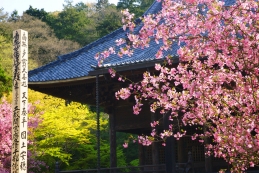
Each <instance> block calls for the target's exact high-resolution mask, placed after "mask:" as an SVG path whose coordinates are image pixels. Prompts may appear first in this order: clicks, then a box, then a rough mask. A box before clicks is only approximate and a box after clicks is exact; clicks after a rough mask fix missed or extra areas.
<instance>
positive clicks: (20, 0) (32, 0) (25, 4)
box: [0, 0, 117, 15]
mask: <svg viewBox="0 0 259 173" xmlns="http://www.w3.org/2000/svg"><path fill="white" fill-rule="evenodd" d="M78 2H84V3H90V2H95V3H96V2H97V0H73V5H75V4H77V3H78ZM109 2H110V3H113V4H117V0H109ZM63 4H64V0H0V8H3V9H4V12H8V13H9V14H11V13H12V12H13V11H14V10H17V11H18V14H19V15H22V13H23V12H24V11H26V10H27V9H29V6H30V5H31V6H32V7H33V8H38V9H42V8H44V10H45V11H47V12H53V11H61V10H62V9H63Z"/></svg>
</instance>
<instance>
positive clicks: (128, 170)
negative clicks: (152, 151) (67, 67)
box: [55, 164, 166, 173]
mask: <svg viewBox="0 0 259 173" xmlns="http://www.w3.org/2000/svg"><path fill="white" fill-rule="evenodd" d="M165 172H166V171H165V164H161V165H144V166H134V167H133V166H127V167H116V168H100V170H99V171H98V169H86V170H71V171H59V170H58V169H56V171H55V173H165Z"/></svg>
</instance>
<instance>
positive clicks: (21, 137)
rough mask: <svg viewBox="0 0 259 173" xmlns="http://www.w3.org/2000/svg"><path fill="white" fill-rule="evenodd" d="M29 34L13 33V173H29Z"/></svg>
mask: <svg viewBox="0 0 259 173" xmlns="http://www.w3.org/2000/svg"><path fill="white" fill-rule="evenodd" d="M27 126H28V32H27V31H24V30H21V29H18V30H16V31H13V117H12V158H11V173H27Z"/></svg>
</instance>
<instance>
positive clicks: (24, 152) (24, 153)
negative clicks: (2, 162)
mask: <svg viewBox="0 0 259 173" xmlns="http://www.w3.org/2000/svg"><path fill="white" fill-rule="evenodd" d="M25 156H27V152H26V151H22V152H21V153H20V157H21V158H22V160H25Z"/></svg>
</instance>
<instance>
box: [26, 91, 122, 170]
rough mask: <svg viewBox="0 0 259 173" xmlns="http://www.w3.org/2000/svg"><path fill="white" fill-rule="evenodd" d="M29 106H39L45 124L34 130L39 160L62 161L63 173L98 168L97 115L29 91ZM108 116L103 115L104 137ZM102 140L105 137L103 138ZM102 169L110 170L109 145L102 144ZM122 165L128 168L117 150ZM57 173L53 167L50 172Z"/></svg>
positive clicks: (48, 163) (78, 106) (73, 104)
mask: <svg viewBox="0 0 259 173" xmlns="http://www.w3.org/2000/svg"><path fill="white" fill-rule="evenodd" d="M29 102H33V103H34V105H37V106H36V109H35V111H37V112H39V113H40V114H41V118H42V122H41V123H40V124H39V126H38V128H37V129H34V130H33V134H31V136H33V139H31V140H33V142H34V144H35V145H34V147H35V148H33V151H35V152H36V153H37V155H39V157H38V159H39V160H42V161H44V162H46V163H47V165H53V164H54V163H55V162H56V161H59V163H60V167H61V169H62V170H69V169H70V170H71V169H89V168H96V165H97V164H96V161H97V155H96V143H97V142H96V136H95V135H96V114H95V113H94V112H91V111H89V109H88V107H87V106H86V105H82V104H80V103H76V102H71V103H70V104H67V105H66V104H65V101H64V100H62V99H59V98H54V97H51V96H47V95H45V94H41V93H38V92H34V91H31V90H30V91H29ZM107 118H108V116H107V115H106V114H104V113H102V114H101V119H100V125H101V128H100V130H101V134H107V133H108V132H107V131H108V119H107ZM102 136H103V135H102ZM100 147H101V150H100V152H101V163H102V164H101V166H102V167H108V166H109V142H108V141H107V138H102V140H101V146H100ZM118 160H119V164H120V165H125V164H126V162H125V158H124V154H123V152H122V149H119V150H118ZM52 169H54V168H53V167H50V171H52Z"/></svg>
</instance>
